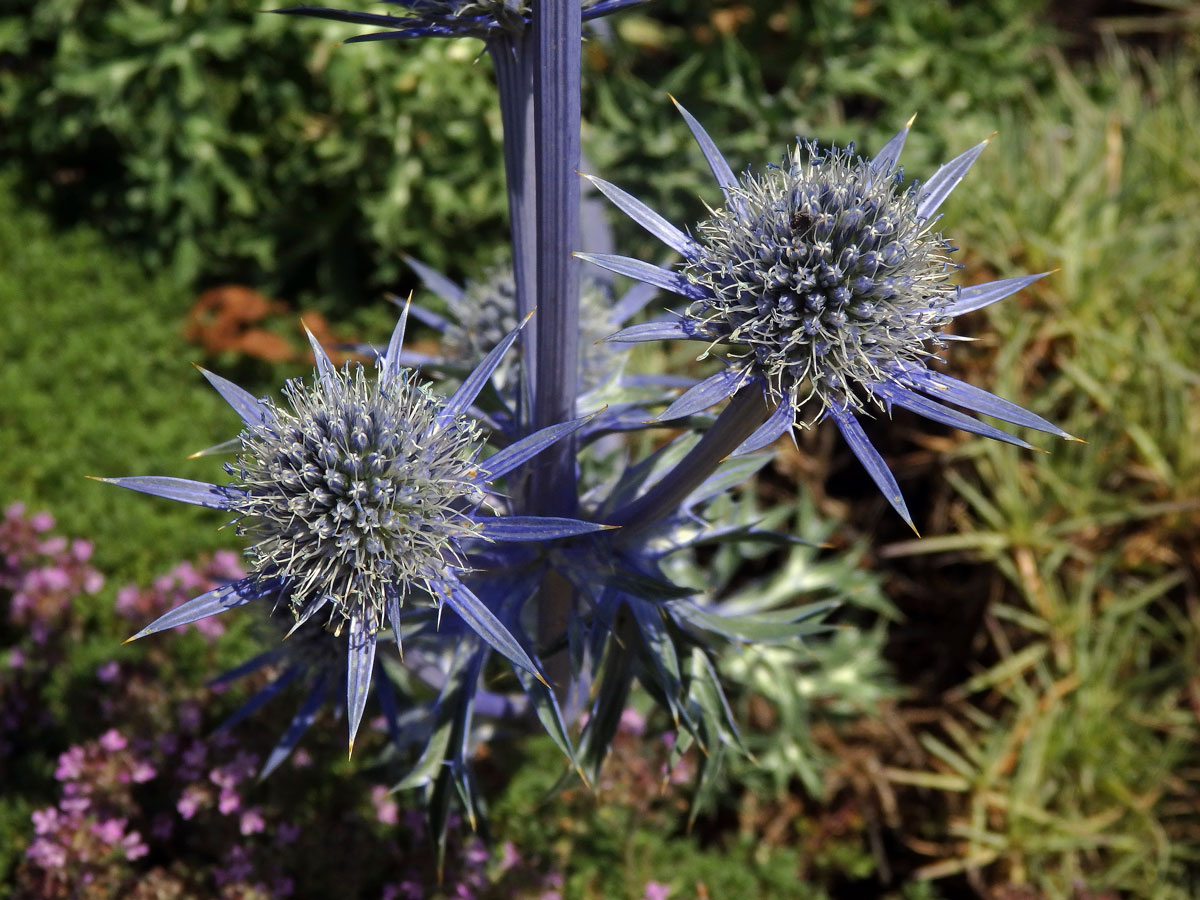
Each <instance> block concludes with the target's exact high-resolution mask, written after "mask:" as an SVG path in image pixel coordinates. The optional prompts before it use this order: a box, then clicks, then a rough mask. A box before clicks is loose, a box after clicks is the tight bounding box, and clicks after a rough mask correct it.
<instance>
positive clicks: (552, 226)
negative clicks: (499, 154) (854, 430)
mask: <svg viewBox="0 0 1200 900" xmlns="http://www.w3.org/2000/svg"><path fill="white" fill-rule="evenodd" d="M581 15H582V6H581V0H539V2H536V3H534V4H533V22H532V29H531V31H532V41H533V48H534V53H533V58H534V74H533V79H534V89H533V119H534V134H535V139H536V143H535V148H534V166H535V169H536V172H537V182H536V184H537V186H536V188H535V189H534V202H535V204H536V207H537V226H536V227H537V262H536V273H537V274H536V279H537V297H538V311H537V315H535V316H534V320H533V325H534V327H535V330H536V334H537V340H536V344H535V346H536V350H535V353H536V359H535V361H534V365H533V369H534V372H535V377H534V380H533V381H532V387H533V422H532V427H533V429H534V430H537V429H541V428H545V427H547V426H550V425H556V424H558V423H559V422H564V421H566V420H567V419H570V418H573V417H574V416H575V400H576V397H577V395H578V391H579V272H578V264H577V262H576V261H575V259H574V257H573V256H572V255H571V254H572V252H573V251H574V250H576V249H577V248H578V243H579V175H578V174H577V170H578V168H579V125H580V106H579V92H580V63H581V59H580V54H581V51H580V48H581V42H582V37H583V36H582V33H581V26H580V23H581ZM575 452H576V440H575V437H574V435H572V436H570V437H568V438H567V439H565V440H562V441H559V442H558V443H557V444H555V445H554V446H553V447H551V448H550V449H548V450H547V451H545V452H544V453H541V454H540V455H538V456H537V457H535V458H534V460H533V462H532V463H531V465H530V470H529V481H528V483H527V493H526V498H527V500H528V503H529V506H530V511H531V512H534V513H537V514H541V515H552V516H573V515H575V514H576V512H577V511H578V508H579V496H578V484H577V479H576V474H575ZM574 602H575V598H574V591H573V589H572V587H571V585H570V583H569V582H568V581H567V580H566V579H565V578H564V577H562V576H561V575H560V574H558V573H557V572H554V571H550V572H548V573H547V574H546V577H545V579H544V580H543V582H542V586H541V590H540V591H539V593H538V636H539V637H540V638H541V640H542V641H550V640H553V639H555V638H557V637H558V636H560V635H562V634H563V633H564V632H565V631H566V630H567V625H568V623H569V622H570V618H571V610H572V606H573V605H574ZM545 664H546V675H547V677H548V679H549V681H550V684H551V685H552V686H553V687H554V688H555V690H557V691H558V692H559V694H560V695H562V694H563V692H565V691H566V690H567V687H568V683H569V681H570V661H569V658H568V654H567V653H566V652H561V653H558V654H556V655H555V656H553V657H551V658H550V659H547V660H545Z"/></svg>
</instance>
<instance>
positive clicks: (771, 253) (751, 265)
mask: <svg viewBox="0 0 1200 900" xmlns="http://www.w3.org/2000/svg"><path fill="white" fill-rule="evenodd" d="M902 180H903V175H902V173H896V174H895V175H892V176H888V177H884V176H882V175H880V174H878V173H876V172H873V171H872V169H871V165H870V163H869V162H868V161H866V160H863V159H862V158H860V157H857V156H855V155H854V147H853V145H850V146H849V147H847V148H845V149H841V148H835V149H831V150H828V151H825V152H821V151H819V150H818V149H817V147H816V146H815V145H812V144H798V145H797V146H796V148H795V150H794V151H792V153H791V154H789V155H788V156H785V157H784V160H783V162H782V164H781V165H779V166H771V167H769V168H768V169H767V170H766V171H765V172H764V173H761V174H754V173H746V174H745V175H743V176H742V177H741V179H740V181H739V188H738V189H737V190H735V191H733V192H732V196H731V197H730V200H729V202H728V203H727V204H726V206H725V207H724V208H722V209H719V210H717V211H716V212H715V213H714V214H713V216H712V218H710V219H708V220H707V221H705V222H703V223H702V224H701V225H700V226H699V228H698V232H697V235H696V238H697V243H698V244H699V247H700V249H699V252H698V253H697V254H696V256H694V257H693V258H692V259H689V260H688V263H687V265H686V268H685V269H684V274H685V275H686V277H687V279H688V281H689V282H691V283H692V284H694V285H697V286H700V287H701V288H703V290H704V292H705V295H706V296H705V297H704V299H701V300H696V301H693V302H692V304H691V305H690V306H689V307H688V309H687V313H686V315H687V318H688V319H689V320H690V322H691V325H692V327H693V328H694V329H695V331H696V333H698V334H702V335H704V336H706V337H709V338H711V340H712V341H713V343H714V344H741V345H745V347H746V348H747V349H746V352H745V353H744V354H742V355H740V356H737V357H735V361H734V363H733V366H734V369H735V370H740V371H742V372H744V373H745V374H746V376H747V378H751V377H763V378H765V380H766V382H767V385H768V387H769V390H770V391H771V393H772V394H773V395H774V397H775V399H776V400H778V401H786V402H789V403H790V404H791V406H792V408H793V409H795V410H796V418H797V424H802V423H801V422H800V421H799V420H800V419H801V412H800V408H801V406H802V404H804V403H805V402H807V401H810V400H812V401H815V402H816V403H817V404H819V407H820V408H819V410H818V411H817V413H816V415H815V416H813V417H811V418H810V419H809V421H811V420H812V419H815V418H819V417H820V416H821V415H822V414H823V413H824V412H826V411H827V410H829V409H830V408H838V409H842V408H851V409H859V408H861V406H862V397H863V395H864V394H865V396H867V397H871V392H870V388H871V385H872V384H877V383H879V382H882V381H885V380H887V378H888V376H887V375H886V374H885V371H886V370H887V369H888V368H889V365H890V364H895V363H903V362H911V361H915V360H918V359H921V358H923V357H926V356H928V355H930V351H929V350H928V349H927V344H929V343H930V342H932V344H933V345H935V346H940V343H941V342H940V340H939V338H938V335H937V330H938V329H939V328H940V327H941V326H943V325H945V324H946V323H947V322H948V321H949V319H950V317H949V316H948V315H946V312H945V309H946V306H947V305H948V304H949V303H950V302H951V301H952V300H953V299H954V297H955V293H956V288H955V287H954V286H953V285H950V284H948V283H947V282H946V279H947V277H948V274H949V268H950V266H949V259H948V257H947V253H948V252H949V251H950V250H951V249H952V248H951V247H950V246H949V245H948V244H947V242H946V241H944V240H943V239H942V236H941V235H940V234H937V233H931V232H930V230H929V223H928V222H926V221H924V220H922V219H921V218H920V217H918V215H917V212H916V210H917V191H916V188H915V187H909V188H907V189H906V188H903V187H902V184H901V182H902ZM856 388H857V389H858V390H856Z"/></svg>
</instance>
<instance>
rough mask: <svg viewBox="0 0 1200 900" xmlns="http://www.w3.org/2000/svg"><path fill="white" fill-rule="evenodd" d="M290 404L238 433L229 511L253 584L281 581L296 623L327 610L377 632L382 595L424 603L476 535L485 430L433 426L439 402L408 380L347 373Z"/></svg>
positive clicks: (349, 369) (308, 388)
mask: <svg viewBox="0 0 1200 900" xmlns="http://www.w3.org/2000/svg"><path fill="white" fill-rule="evenodd" d="M283 396H284V399H285V401H286V402H285V403H276V402H274V401H271V400H268V401H266V402H265V408H266V410H267V413H268V414H267V415H266V416H265V417H264V419H263V421H262V422H259V423H255V424H252V425H249V426H247V427H246V428H245V430H243V431H242V433H241V436H240V442H241V450H240V453H239V454H238V458H237V462H236V464H226V471H227V472H228V473H229V474H230V475H231V476H233V480H232V487H234V488H235V489H237V490H238V491H240V493H239V495H238V496H239V499H238V500H237V502H236V503H235V504H234V505H233V511H234V512H236V513H237V515H238V516H239V518H240V525H239V533H244V534H247V535H250V536H252V537H253V538H254V539H255V541H254V543H253V544H252V545H251V546H250V547H249V549H248V550H247V557H248V559H249V561H250V565H251V567H252V572H253V574H254V575H255V576H256V577H258V578H260V579H265V578H277V579H281V580H282V581H283V582H285V583H286V584H288V585H289V591H288V603H289V605H290V606H291V608H292V610H293V611H294V612H295V614H296V616H297V618H300V617H307V616H309V615H311V614H312V613H313V612H314V611H315V610H317V609H320V608H322V607H325V606H328V610H329V617H330V622H331V624H332V625H333V626H334V628H335V629H336V630H340V628H341V625H342V623H343V622H344V621H346V620H348V619H350V618H358V619H362V620H363V622H364V623H365V624H366V626H367V628H368V629H369V630H370V631H372V632H374V631H377V630H378V629H379V628H380V626H381V623H382V622H383V620H384V614H385V610H386V608H387V604H388V600H389V597H394V596H397V595H398V597H399V599H400V600H401V601H402V600H403V599H404V598H405V597H406V596H407V595H408V594H409V593H410V592H412V591H414V590H418V591H421V592H424V593H428V592H429V591H430V589H431V585H432V584H433V583H434V582H437V581H439V580H440V579H442V578H443V577H444V573H445V571H446V569H447V567H453V568H458V569H464V568H466V563H465V562H464V560H463V559H462V556H461V553H460V550H459V547H460V545H461V544H462V543H463V542H464V541H465V540H467V539H468V538H470V537H471V536H472V535H474V534H477V533H478V531H479V527H478V526H477V525H476V524H475V523H474V522H472V520H471V518H470V517H469V516H468V515H467V512H468V511H469V510H471V509H473V508H474V507H475V506H478V504H479V503H480V501H481V500H482V499H483V492H482V490H481V488H480V486H479V485H480V480H479V479H480V476H481V474H483V473H481V471H480V468H479V467H478V466H477V465H476V458H477V457H478V455H479V452H480V450H481V449H482V447H483V440H482V436H481V434H480V431H479V428H478V426H477V425H475V423H474V422H473V421H472V420H470V419H468V418H467V417H466V416H465V415H458V416H454V417H453V418H451V419H449V420H447V421H445V422H444V423H442V424H441V425H440V426H439V424H438V415H439V412H440V410H441V407H442V404H443V403H444V398H442V397H439V396H437V395H436V394H435V393H434V392H433V391H432V390H431V389H430V388H429V387H428V386H427V385H426V384H424V383H421V382H419V381H418V380H417V379H416V377H415V376H414V374H413V373H412V371H411V370H406V371H405V372H403V373H402V374H401V375H400V377H399V378H396V379H393V380H391V381H388V382H381V381H380V380H379V379H375V378H368V377H367V375H366V374H365V372H364V370H363V367H362V366H361V365H358V364H355V363H347V364H346V367H345V368H343V369H342V370H341V371H340V372H334V373H332V374H331V375H329V376H327V377H323V378H315V379H312V380H311V381H309V382H304V381H300V380H293V381H289V382H288V383H287V385H286V386H285V387H284V390H283Z"/></svg>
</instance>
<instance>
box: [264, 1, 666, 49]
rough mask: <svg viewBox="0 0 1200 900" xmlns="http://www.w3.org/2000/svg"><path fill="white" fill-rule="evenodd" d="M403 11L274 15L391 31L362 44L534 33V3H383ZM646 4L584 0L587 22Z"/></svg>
mask: <svg viewBox="0 0 1200 900" xmlns="http://www.w3.org/2000/svg"><path fill="white" fill-rule="evenodd" d="M384 2H385V3H387V4H388V5H390V6H395V7H399V8H400V10H401V14H400V15H388V14H384V13H365V12H354V11H351V10H342V9H328V8H323V7H316V6H294V7H289V8H287V9H279V10H275V12H279V13H284V14H287V15H296V16H312V17H314V18H320V19H333V20H335V21H339V22H351V23H353V24H356V25H374V26H378V27H381V28H386V29H388V30H387V31H382V32H377V33H375V34H364V35H359V36H357V37H353V38H350V39H349V40H348V41H347V43H355V42H358V41H387V40H403V39H406V38H417V37H451V38H454V37H474V38H480V39H482V40H492V39H495V38H500V37H511V38H519V37H521V35H522V34H524V32H525V29H526V28H528V27H529V22H530V15H531V9H530V8H531V6H532V2H531V0H384ZM645 2H646V0H583V13H582V19H583V21H585V22H586V21H588V20H590V19H595V18H598V17H600V16H605V15H608V14H609V13H612V12H616V11H617V10H620V9H625V8H626V7H629V6H635V5H638V4H640V3H645Z"/></svg>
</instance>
